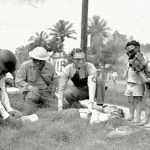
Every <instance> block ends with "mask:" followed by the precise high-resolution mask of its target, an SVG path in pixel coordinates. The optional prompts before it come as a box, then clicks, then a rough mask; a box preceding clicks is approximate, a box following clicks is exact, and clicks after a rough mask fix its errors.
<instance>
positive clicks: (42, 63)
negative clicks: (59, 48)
mask: <svg viewBox="0 0 150 150" xmlns="http://www.w3.org/2000/svg"><path fill="white" fill-rule="evenodd" d="M29 56H30V57H31V60H27V61H25V62H24V63H22V65H21V66H20V68H19V70H18V71H17V73H16V79H15V84H16V87H18V88H19V89H20V91H21V92H22V94H23V96H24V100H25V102H26V103H27V104H30V105H40V106H44V107H52V106H53V105H55V103H56V102H57V101H56V99H55V98H56V97H55V92H56V88H57V84H58V76H57V74H56V72H55V68H54V65H53V64H51V63H50V62H49V61H47V60H48V59H49V55H48V52H47V51H46V49H44V48H43V47H36V48H34V49H33V50H32V51H30V52H29ZM56 105H57V104H56ZM25 113H27V112H26V110H25Z"/></svg>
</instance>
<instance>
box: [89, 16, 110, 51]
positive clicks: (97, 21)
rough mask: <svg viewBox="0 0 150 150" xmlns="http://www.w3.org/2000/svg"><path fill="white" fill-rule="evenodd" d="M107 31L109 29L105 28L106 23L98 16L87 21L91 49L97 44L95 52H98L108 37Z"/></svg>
mask: <svg viewBox="0 0 150 150" xmlns="http://www.w3.org/2000/svg"><path fill="white" fill-rule="evenodd" d="M109 30H110V28H109V27H107V21H106V20H104V19H102V18H101V17H100V16H93V17H92V19H89V25H88V34H89V35H91V47H93V46H95V43H97V44H98V45H97V46H98V47H97V46H96V47H97V50H99V49H100V46H102V45H103V42H104V40H105V39H107V38H108V37H109V33H108V31H109ZM93 44H94V45H93Z"/></svg>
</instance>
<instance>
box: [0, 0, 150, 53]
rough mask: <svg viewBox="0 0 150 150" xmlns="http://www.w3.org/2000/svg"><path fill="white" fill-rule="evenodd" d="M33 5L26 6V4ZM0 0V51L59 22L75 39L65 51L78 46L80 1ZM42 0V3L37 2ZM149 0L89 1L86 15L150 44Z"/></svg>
mask: <svg viewBox="0 0 150 150" xmlns="http://www.w3.org/2000/svg"><path fill="white" fill-rule="evenodd" d="M27 1H28V2H30V3H31V4H33V5H35V6H36V7H34V6H32V5H30V4H29V3H28V2H27ZM37 1H38V0H0V35H1V36H0V48H6V49H10V50H12V51H13V52H14V51H15V49H16V48H17V47H19V46H22V45H26V44H27V43H28V39H29V37H30V36H32V35H34V34H35V32H41V31H45V32H48V33H49V31H48V30H47V29H48V28H52V25H53V24H55V23H56V22H57V21H58V20H59V19H64V20H66V21H70V22H71V23H74V29H75V30H76V32H77V35H75V36H76V37H77V40H66V41H65V51H66V52H68V51H70V50H72V49H73V48H74V47H80V33H81V8H82V0H43V3H40V4H37V3H36V2H37ZM41 1H42V0H41ZM149 6H150V1H149V0H89V13H88V16H89V18H91V17H92V16H93V15H99V16H100V17H102V18H104V19H105V20H107V22H108V26H109V27H110V28H111V29H112V32H113V31H115V30H117V31H119V32H120V33H121V34H126V35H128V36H131V35H133V36H134V38H135V39H136V40H138V41H139V42H140V43H143V44H146V43H150V37H149V36H150V29H149V28H150V9H149Z"/></svg>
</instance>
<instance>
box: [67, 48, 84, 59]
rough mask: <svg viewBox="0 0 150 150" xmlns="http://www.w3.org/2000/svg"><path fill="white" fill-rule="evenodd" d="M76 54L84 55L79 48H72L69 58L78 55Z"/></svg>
mask: <svg viewBox="0 0 150 150" xmlns="http://www.w3.org/2000/svg"><path fill="white" fill-rule="evenodd" d="M78 52H83V53H84V51H83V50H82V49H80V48H74V49H73V50H72V51H71V53H70V56H71V57H73V56H74V54H75V53H78Z"/></svg>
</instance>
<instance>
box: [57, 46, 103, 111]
mask: <svg viewBox="0 0 150 150" xmlns="http://www.w3.org/2000/svg"><path fill="white" fill-rule="evenodd" d="M71 57H72V61H73V63H71V64H69V65H67V66H66V67H65V68H64V70H63V72H62V75H61V78H60V83H59V89H58V110H63V100H64V99H66V100H67V101H68V102H69V104H70V106H71V107H73V108H80V107H81V104H80V101H81V100H85V99H89V103H88V109H89V110H90V111H91V110H92V109H93V104H94V100H95V97H96V103H97V105H99V106H101V107H102V106H103V103H104V97H105V83H104V81H103V80H102V79H101V78H100V77H97V71H96V68H95V66H94V65H93V64H92V63H90V62H86V61H85V53H84V52H83V50H82V49H80V48H75V49H73V50H72V51H71ZM69 79H71V81H72V82H73V85H71V86H69V87H68V88H67V83H68V81H69Z"/></svg>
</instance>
